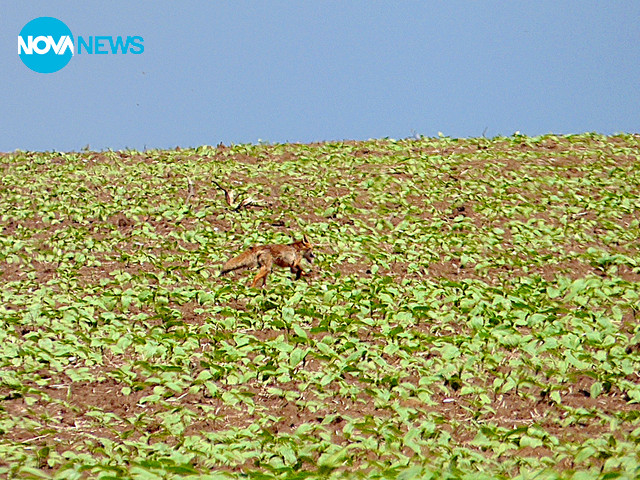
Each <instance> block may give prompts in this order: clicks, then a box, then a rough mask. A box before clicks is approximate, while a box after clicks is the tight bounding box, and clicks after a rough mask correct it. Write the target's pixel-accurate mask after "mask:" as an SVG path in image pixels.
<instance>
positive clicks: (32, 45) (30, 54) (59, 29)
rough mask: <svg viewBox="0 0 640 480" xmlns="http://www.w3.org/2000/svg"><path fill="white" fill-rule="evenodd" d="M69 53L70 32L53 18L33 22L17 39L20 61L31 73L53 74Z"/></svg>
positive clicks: (65, 62)
mask: <svg viewBox="0 0 640 480" xmlns="http://www.w3.org/2000/svg"><path fill="white" fill-rule="evenodd" d="M73 53H74V49H73V35H72V34H71V30H69V27H67V26H66V25H65V24H64V22H61V21H60V20H58V19H57V18H53V17H39V18H35V19H33V20H31V21H30V22H29V23H27V24H26V25H25V26H24V27H22V30H20V35H18V55H19V56H20V60H22V63H24V64H25V65H26V66H27V67H29V68H30V69H31V70H33V71H34V72H38V73H53V72H57V71H58V70H60V69H61V68H63V67H64V66H65V65H67V63H69V60H71V57H73Z"/></svg>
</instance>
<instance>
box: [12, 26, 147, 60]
mask: <svg viewBox="0 0 640 480" xmlns="http://www.w3.org/2000/svg"><path fill="white" fill-rule="evenodd" d="M143 42H144V39H143V38H142V37H141V36H137V35H136V36H127V37H122V36H117V37H113V36H95V37H94V36H88V37H82V36H78V47H77V54H78V55H82V54H83V53H84V54H88V55H95V54H98V55H100V54H109V53H110V54H113V55H116V54H127V53H132V54H134V55H139V54H141V53H143V52H144V44H143ZM75 54H76V48H75V43H74V38H73V35H72V34H71V30H69V27H67V26H66V25H65V23H64V22H61V21H60V20H58V19H57V18H53V17H39V18H35V19H33V20H31V21H30V22H29V23H27V24H26V25H25V26H24V27H22V30H20V34H19V35H18V55H19V56H20V60H22V63H24V64H25V65H26V66H27V67H29V68H30V69H31V70H33V71H34V72H38V73H53V72H57V71H58V70H61V69H62V68H64V67H65V66H66V65H67V64H68V63H69V61H70V60H71V58H72V57H73V56H74V55H75Z"/></svg>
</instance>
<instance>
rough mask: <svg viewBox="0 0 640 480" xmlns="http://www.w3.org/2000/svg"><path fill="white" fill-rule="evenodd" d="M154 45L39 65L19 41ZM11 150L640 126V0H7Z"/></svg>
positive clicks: (1, 11)
mask: <svg viewBox="0 0 640 480" xmlns="http://www.w3.org/2000/svg"><path fill="white" fill-rule="evenodd" d="M40 16H52V17H56V18H58V19H60V20H62V21H63V22H64V23H66V24H67V26H68V27H69V28H70V29H71V31H72V33H73V35H74V37H75V38H76V39H77V36H78V35H79V36H82V37H88V36H97V35H109V36H110V35H113V36H118V35H122V36H127V35H139V36H142V37H143V38H144V53H143V54H141V55H134V54H127V55H122V54H120V55H95V54H94V55H87V54H81V55H78V54H77V51H76V55H75V57H74V58H73V59H72V60H71V61H70V63H69V64H68V65H67V66H66V67H65V68H63V69H62V70H60V71H59V72H56V73H52V74H39V73H35V72H33V71H31V70H29V69H28V68H27V67H26V66H25V65H24V64H23V63H22V62H21V60H20V58H19V57H18V54H17V51H18V49H17V45H18V44H17V36H18V33H19V32H20V30H21V29H22V27H23V26H24V25H25V24H26V23H27V22H28V21H30V20H32V19H33V18H36V17H40ZM0 48H1V50H0V51H1V52H2V66H3V68H2V69H1V70H0V72H2V73H1V74H0V108H1V110H0V113H1V115H0V151H12V150H14V149H18V148H19V149H23V150H79V149H81V148H83V147H85V146H87V145H89V146H90V147H91V148H92V149H108V148H111V149H122V148H135V149H143V148H173V147H175V146H181V147H190V146H198V145H202V144H208V145H216V144H218V143H220V142H222V143H224V144H227V145H229V144H231V143H256V142H258V141H259V140H262V141H265V142H288V141H291V142H311V141H323V140H341V139H367V138H380V137H392V138H402V137H409V136H413V135H425V136H436V135H437V134H438V132H442V133H443V134H445V135H449V136H454V137H470V136H481V135H483V134H484V135H485V136H487V137H492V136H496V135H511V134H512V133H514V132H515V131H520V132H521V133H523V134H527V135H539V134H544V133H550V132H553V133H580V132H586V131H596V132H601V133H616V132H632V133H637V132H639V131H640V2H638V1H637V0H629V1H616V2H602V1H584V0H581V1H547V0H541V1H527V2H525V1H516V2H507V1H446V2H445V1H437V2H433V1H421V2H416V1H396V2H390V1H386V2H383V1H374V2H371V1H346V0H343V1H331V2H329V1H314V2H311V1H309V2H307V1H299V0H298V1H233V2H232V1H224V2H218V1H215V2H213V1H166V0H160V1H150V0H140V1H130V0H129V1H108V2H105V1H100V2H98V1H84V2H70V1H65V2H62V1H51V0H47V1H42V0H31V1H28V2H23V1H20V2H16V1H8V0H2V1H0Z"/></svg>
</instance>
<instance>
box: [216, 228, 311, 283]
mask: <svg viewBox="0 0 640 480" xmlns="http://www.w3.org/2000/svg"><path fill="white" fill-rule="evenodd" d="M303 258H304V259H305V260H306V261H307V262H309V264H312V263H313V259H314V258H315V256H314V254H313V245H312V244H311V242H310V241H309V239H308V238H307V236H306V235H304V236H303V238H302V240H299V241H297V242H293V243H290V244H288V245H282V244H279V245H258V246H255V247H251V248H250V249H249V250H247V251H246V252H244V253H241V254H240V255H238V256H237V257H233V258H231V259H229V260H228V261H227V262H226V263H225V264H224V265H223V266H222V270H221V271H220V276H222V275H224V274H226V273H228V272H231V271H233V270H238V269H240V268H256V267H258V268H259V270H258V274H257V275H256V276H255V278H254V279H253V281H252V282H251V287H252V288H256V287H257V286H258V285H259V284H261V285H260V286H261V287H262V288H264V287H265V286H266V285H267V277H268V276H269V274H270V273H271V270H272V268H273V264H274V263H275V264H276V265H278V266H279V267H282V268H289V269H290V270H291V273H295V275H296V280H299V279H300V277H302V276H308V275H309V272H305V271H304V270H303V269H302V267H301V266H300V263H301V262H302V259H303Z"/></svg>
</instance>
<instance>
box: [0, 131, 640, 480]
mask: <svg viewBox="0 0 640 480" xmlns="http://www.w3.org/2000/svg"><path fill="white" fill-rule="evenodd" d="M223 192H224V194H223ZM639 192H640V137H639V136H637V135H619V136H613V137H605V136H600V135H596V134H583V135H573V136H554V135H546V136H542V137H535V138H531V137H525V136H521V135H514V136H512V137H499V138H494V139H484V138H478V139H452V138H446V137H445V138H437V139H428V138H423V139H418V140H416V139H411V140H398V141H395V140H390V139H384V140H372V141H367V142H337V143H320V144H312V145H298V144H285V145H236V146H231V147H224V146H219V147H200V148H196V149H189V150H186V149H185V150H175V151H156V150H151V151H145V152H136V151H123V152H111V151H109V152H82V153H57V152H53V153H34V152H15V153H9V154H0V212H1V213H0V231H1V234H0V286H1V289H0V295H1V296H2V298H1V301H0V477H4V478H48V477H53V478H69V479H74V478H87V477H91V478H102V479H108V478H133V479H147V478H149V479H156V478H189V477H191V478H211V479H213V478H215V479H224V478H251V479H265V480H267V479H272V478H273V479H276V478H291V479H293V478H296V479H303V478H332V477H335V478H343V477H354V478H381V477H383V478H397V479H411V478H425V479H430V478H443V479H444V478H447V479H448V478H474V479H481V478H521V479H529V478H541V479H542V478H575V479H582V478H635V477H637V476H638V475H640V453H639V452H640V446H639V444H640V408H639V406H638V405H639V403H640V379H639V376H638V375H639V374H638V372H639V367H640V327H639V326H638V309H639V308H640V307H639V305H640V300H639V297H640V283H639V280H640V255H639V251H640V249H639V238H640V213H639V212H640V195H639ZM225 197H226V199H225ZM247 199H249V200H250V201H249V200H247ZM243 203H244V204H243ZM302 233H305V234H307V235H308V236H309V238H310V239H311V240H312V241H314V242H315V243H317V244H320V246H321V247H320V248H319V249H318V250H317V251H316V257H317V258H316V264H315V266H314V269H315V273H314V276H313V277H312V279H310V280H309V281H306V280H305V279H302V280H299V281H295V280H293V279H292V278H290V274H288V273H287V272H285V271H283V270H278V271H274V273H273V274H272V275H271V276H270V279H269V286H268V288H266V289H265V290H262V291H261V290H257V289H251V288H249V287H248V286H247V280H249V279H250V278H251V273H248V274H246V275H236V276H230V277H229V278H227V277H224V278H218V277H217V271H218V269H219V265H220V264H221V263H222V262H224V261H225V260H226V259H227V258H228V257H229V256H231V255H232V254H234V253H236V252H240V251H242V250H243V249H245V248H246V247H248V246H250V245H253V244H265V243H286V242H288V241H289V236H290V235H294V236H298V237H299V236H301V235H302ZM207 475H208V476H207Z"/></svg>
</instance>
